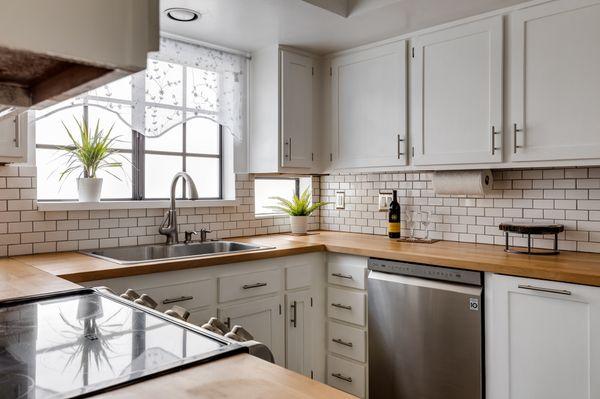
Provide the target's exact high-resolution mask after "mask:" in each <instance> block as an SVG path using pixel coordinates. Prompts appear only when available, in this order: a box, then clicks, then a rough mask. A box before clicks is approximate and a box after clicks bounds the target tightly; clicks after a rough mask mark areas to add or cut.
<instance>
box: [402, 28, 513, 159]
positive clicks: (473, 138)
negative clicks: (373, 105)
mask: <svg viewBox="0 0 600 399" xmlns="http://www.w3.org/2000/svg"><path fill="white" fill-rule="evenodd" d="M502 31H503V29H502V16H498V17H494V18H489V19H484V20H480V21H477V22H472V23H469V24H466V25H460V26H457V27H454V28H450V29H445V30H442V31H437V32H434V33H430V34H426V35H423V36H419V37H417V38H415V39H414V41H413V49H412V67H411V74H412V85H411V90H412V91H413V96H412V102H411V106H412V107H413V112H412V115H414V122H413V124H412V128H413V135H412V137H413V139H414V143H413V146H414V148H413V150H414V164H415V165H444V164H470V163H489V162H501V161H502V130H503V128H502V42H503V40H502Z"/></svg>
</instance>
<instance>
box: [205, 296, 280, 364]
mask: <svg viewBox="0 0 600 399" xmlns="http://www.w3.org/2000/svg"><path fill="white" fill-rule="evenodd" d="M217 315H218V316H217V317H218V318H219V319H220V320H221V321H223V322H224V323H225V324H227V325H228V327H229V328H232V327H233V326H235V325H236V324H237V325H240V326H242V327H244V328H245V329H246V330H248V331H249V332H250V333H251V334H252V336H254V339H255V340H257V341H260V342H262V343H263V344H265V345H267V346H268V347H269V348H270V349H271V352H273V357H274V358H275V363H277V364H278V365H280V366H285V341H284V339H285V334H284V324H283V323H284V315H283V297H282V296H276V297H272V298H267V299H260V300H254V301H249V302H245V303H241V304H238V305H230V306H223V307H219V308H218V311H217Z"/></svg>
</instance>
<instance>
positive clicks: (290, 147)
mask: <svg viewBox="0 0 600 399" xmlns="http://www.w3.org/2000/svg"><path fill="white" fill-rule="evenodd" d="M289 140H290V161H291V160H292V138H291V137H290V138H289Z"/></svg>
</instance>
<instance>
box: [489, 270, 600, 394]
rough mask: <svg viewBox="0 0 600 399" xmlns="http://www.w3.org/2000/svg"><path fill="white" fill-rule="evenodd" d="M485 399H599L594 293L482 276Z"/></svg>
mask: <svg viewBox="0 0 600 399" xmlns="http://www.w3.org/2000/svg"><path fill="white" fill-rule="evenodd" d="M485 283H486V294H485V295H486V312H485V314H486V386H487V398H489V399H538V398H539V399H542V398H543V399H564V398H569V399H592V398H598V397H600V379H598V375H599V374H598V373H600V342H599V341H598V339H596V338H597V337H598V336H600V288H598V287H590V286H583V285H575V284H567V283H558V282H552V281H543V280H534V279H526V278H518V277H509V276H501V275H496V274H486V281H485Z"/></svg>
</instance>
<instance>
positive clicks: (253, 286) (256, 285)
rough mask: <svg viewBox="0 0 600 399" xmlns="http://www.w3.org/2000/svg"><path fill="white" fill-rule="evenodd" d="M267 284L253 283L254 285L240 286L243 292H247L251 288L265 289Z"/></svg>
mask: <svg viewBox="0 0 600 399" xmlns="http://www.w3.org/2000/svg"><path fill="white" fill-rule="evenodd" d="M266 286H267V283H255V284H244V285H242V288H243V289H245V290H249V289H251V288H259V287H266Z"/></svg>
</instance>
